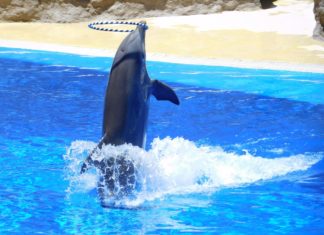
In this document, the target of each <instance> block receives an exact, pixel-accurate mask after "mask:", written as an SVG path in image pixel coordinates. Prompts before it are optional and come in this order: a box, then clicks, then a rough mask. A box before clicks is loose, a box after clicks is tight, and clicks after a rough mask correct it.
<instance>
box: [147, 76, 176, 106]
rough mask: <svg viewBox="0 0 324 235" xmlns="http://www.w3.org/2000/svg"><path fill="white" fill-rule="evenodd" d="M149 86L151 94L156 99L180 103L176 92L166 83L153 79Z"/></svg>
mask: <svg viewBox="0 0 324 235" xmlns="http://www.w3.org/2000/svg"><path fill="white" fill-rule="evenodd" d="M151 87H152V94H153V95H154V96H155V98H156V99H157V100H169V101H171V102H172V103H174V104H176V105H179V104H180V102H179V99H178V97H177V95H176V93H175V92H174V90H172V89H171V88H170V87H169V86H168V85H166V84H164V83H162V82H160V81H158V80H153V81H152V82H151Z"/></svg>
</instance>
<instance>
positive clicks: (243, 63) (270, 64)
mask: <svg viewBox="0 0 324 235" xmlns="http://www.w3.org/2000/svg"><path fill="white" fill-rule="evenodd" d="M0 47H5V48H18V49H28V50H40V51H48V52H60V53H69V54H76V55H83V56H94V57H111V58H112V57H114V55H115V51H114V50H107V49H97V48H84V47H76V46H66V45H60V44H48V43H38V42H27V41H17V40H0ZM147 60H148V61H160V62H167V63H180V64H193V65H207V66H225V67H238V68H251V69H272V70H287V71H299V72H315V73H324V66H323V65H320V64H297V63H287V62H275V61H253V60H247V59H236V60H235V59H210V58H202V57H200V58H199V57H181V56H176V55H170V54H159V53H147Z"/></svg>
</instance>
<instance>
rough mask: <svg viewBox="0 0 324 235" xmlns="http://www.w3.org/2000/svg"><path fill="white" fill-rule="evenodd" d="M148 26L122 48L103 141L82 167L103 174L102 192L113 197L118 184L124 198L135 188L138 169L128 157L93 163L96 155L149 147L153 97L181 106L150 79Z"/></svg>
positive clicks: (106, 105) (112, 79)
mask: <svg viewBox="0 0 324 235" xmlns="http://www.w3.org/2000/svg"><path fill="white" fill-rule="evenodd" d="M146 29H147V26H146V22H143V21H141V22H140V23H139V24H138V26H137V27H136V29H135V30H134V31H133V32H131V33H129V34H128V35H127V37H126V38H125V39H124V40H123V41H122V43H121V44H120V46H119V48H118V50H117V52H116V55H115V58H114V61H113V64H112V67H111V70H110V75H109V82H108V86H107V89H106V95H105V102H104V112H103V125H102V138H101V140H100V142H99V144H98V145H97V147H96V148H95V149H94V150H93V151H92V152H91V153H90V154H89V156H88V157H87V158H86V160H85V161H84V163H83V165H82V167H81V173H84V172H85V171H86V170H87V169H88V168H89V167H91V166H93V165H94V166H96V167H97V168H99V169H100V170H101V173H102V176H103V177H102V178H103V179H104V180H102V181H101V183H100V184H98V188H100V189H101V190H104V189H103V188H104V187H105V186H106V187H107V188H108V190H109V191H110V193H111V194H113V193H112V192H113V191H114V188H115V185H116V180H118V181H119V182H118V184H119V185H120V186H122V187H124V192H123V194H128V193H129V191H131V190H132V189H133V188H134V184H135V176H134V174H135V168H134V165H133V163H132V162H131V161H130V160H127V159H126V158H125V157H124V156H117V158H109V159H106V160H102V161H101V162H99V161H96V160H93V159H92V155H93V154H94V153H95V152H96V151H97V150H100V149H101V148H102V146H103V145H108V144H110V145H115V146H118V145H122V144H132V145H133V146H137V147H140V148H144V147H145V139H146V128H147V119H148V111H149V101H150V96H151V95H153V96H154V97H155V98H156V99H157V100H168V101H170V102H172V103H174V104H176V105H179V103H180V102H179V99H178V97H177V95H176V93H175V92H174V91H173V90H172V89H171V88H170V87H169V86H167V85H166V84H164V83H162V82H160V81H158V80H152V79H150V77H149V75H148V72H147V69H146V52H145V31H146ZM116 167H117V168H118V171H119V177H117V179H116V176H115V177H113V170H112V169H113V168H114V169H116Z"/></svg>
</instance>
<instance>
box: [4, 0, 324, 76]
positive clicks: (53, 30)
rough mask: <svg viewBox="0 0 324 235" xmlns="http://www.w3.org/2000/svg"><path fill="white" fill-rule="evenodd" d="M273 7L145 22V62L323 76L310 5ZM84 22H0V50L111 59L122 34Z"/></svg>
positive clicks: (323, 47)
mask: <svg viewBox="0 0 324 235" xmlns="http://www.w3.org/2000/svg"><path fill="white" fill-rule="evenodd" d="M276 4H277V5H278V7H277V8H274V9H270V10H265V11H264V10H256V11H233V12H223V13H217V14H211V15H194V16H170V17H155V18H148V19H145V20H146V21H147V23H148V25H149V30H148V31H147V36H146V47H147V60H149V61H163V62H172V63H183V64H200V65H213V66H229V67H243V68H256V69H275V70H290V71H304V72H318V73H324V42H321V41H317V40H315V39H313V38H312V34H313V29H314V27H315V19H314V15H313V1H311V0H278V1H276ZM135 21H139V19H136V20H135ZM88 23H89V22H81V23H68V24H58V23H0V47H11V48H25V49H32V50H43V51H53V52H65V53H72V54H80V55H89V56H98V57H113V56H114V54H115V52H116V50H117V48H118V46H119V44H120V42H121V41H122V40H123V38H124V37H125V34H122V33H108V32H101V31H95V30H91V29H89V28H88V27H87V25H88Z"/></svg>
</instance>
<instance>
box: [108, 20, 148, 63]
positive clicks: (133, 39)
mask: <svg viewBox="0 0 324 235" xmlns="http://www.w3.org/2000/svg"><path fill="white" fill-rule="evenodd" d="M146 29H147V25H146V22H145V21H141V22H140V23H139V24H138V25H137V27H136V29H135V30H134V31H133V32H131V33H130V34H128V35H127V37H126V38H125V39H124V40H123V42H122V43H121V44H120V46H119V48H118V50H117V53H116V56H115V59H114V63H113V68H114V67H115V66H116V65H117V64H119V63H120V62H121V61H122V60H123V59H124V58H126V57H128V56H130V55H134V54H141V55H142V58H144V61H145V59H146V55H145V54H146V52H145V31H146Z"/></svg>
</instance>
